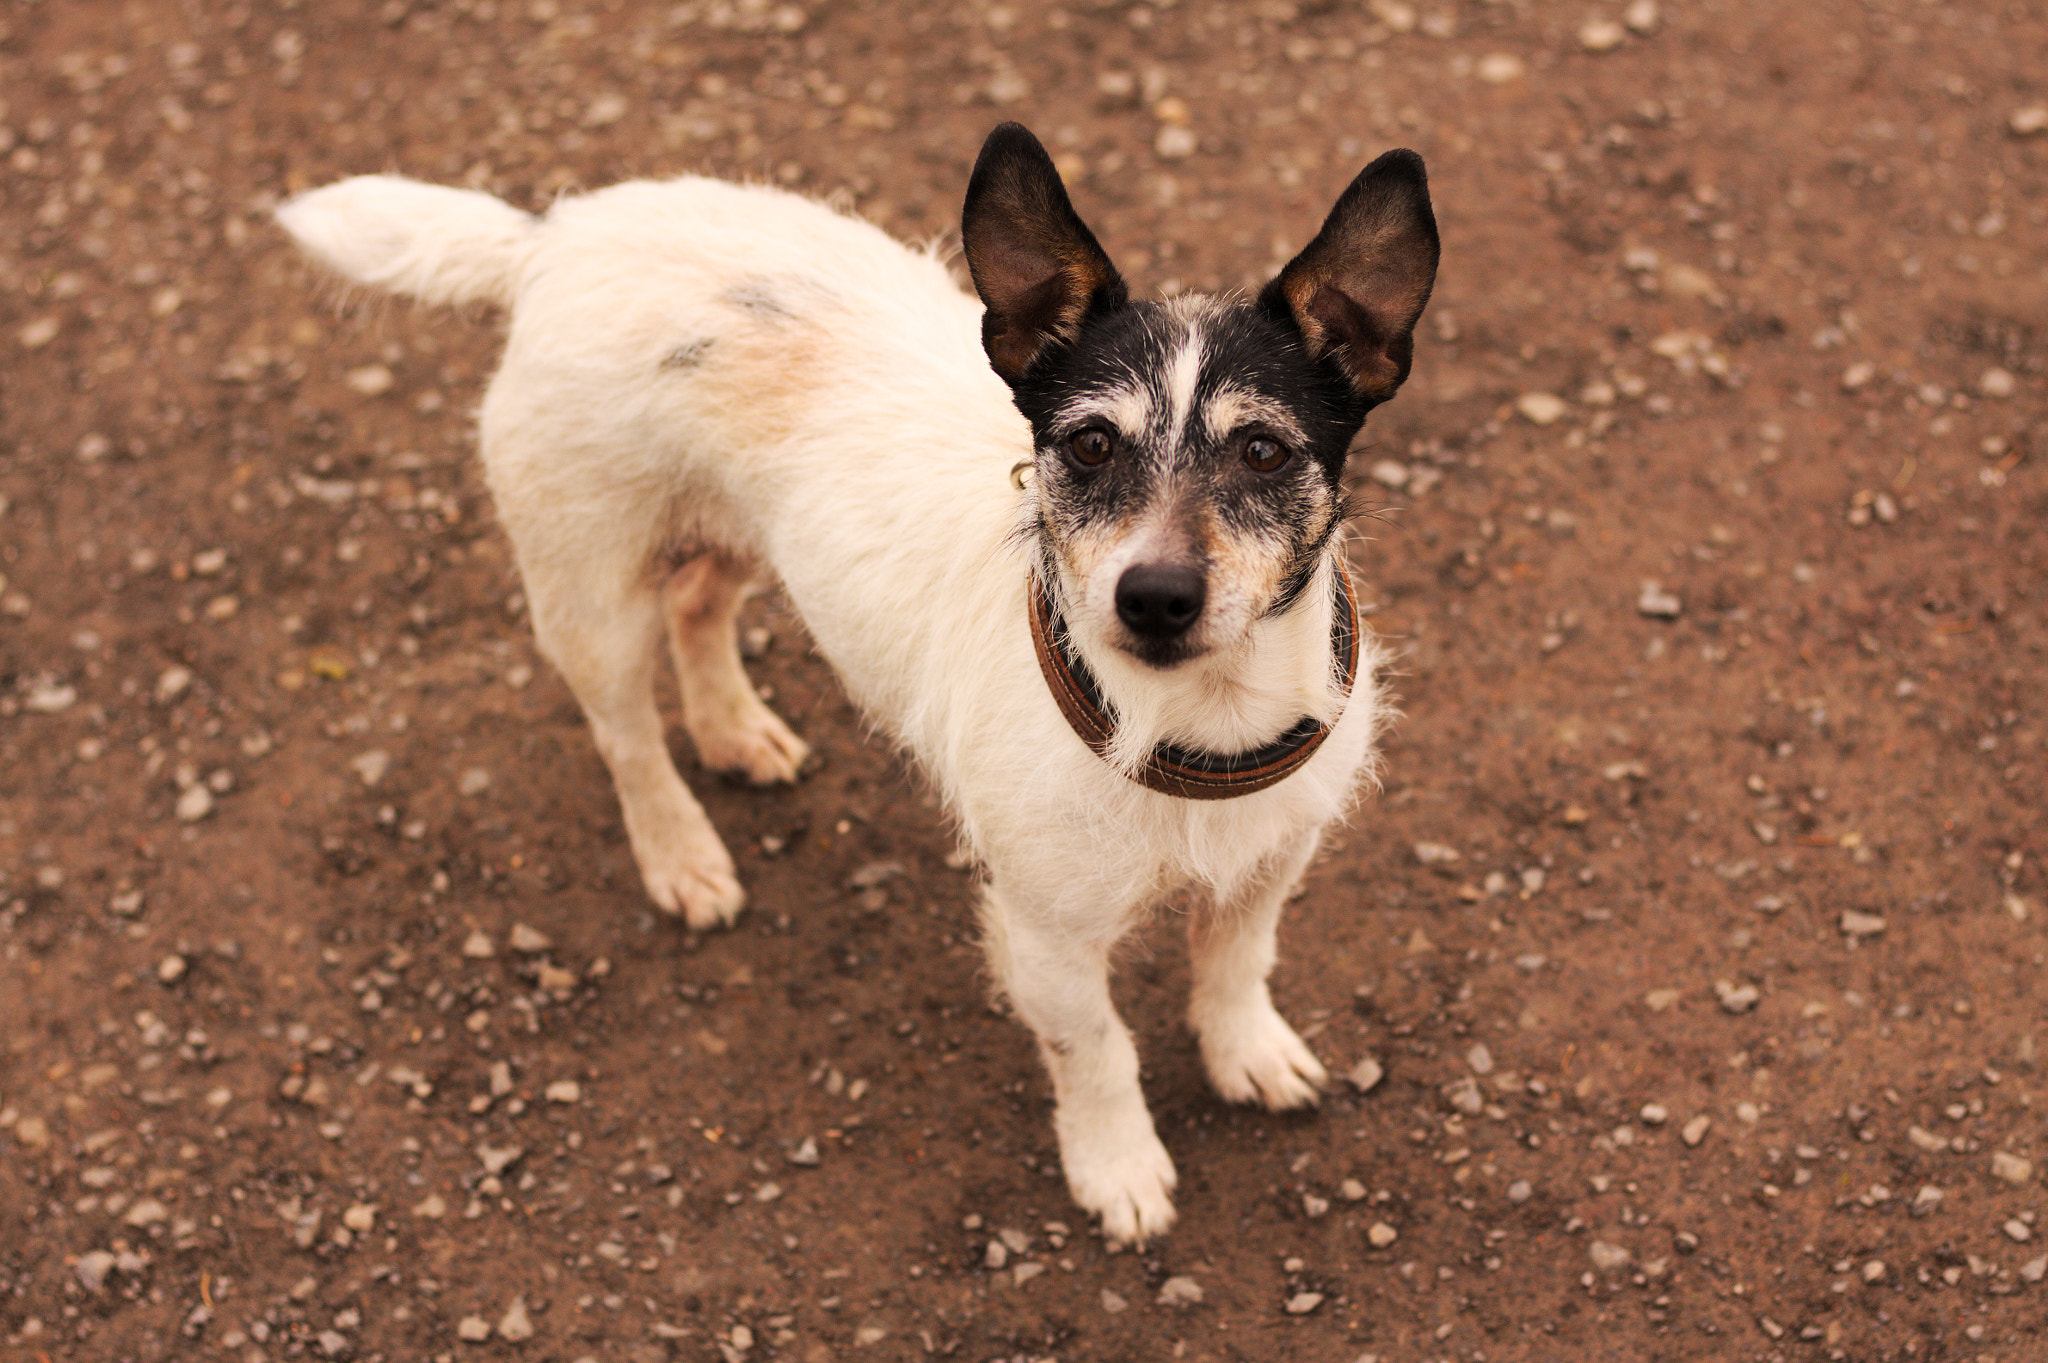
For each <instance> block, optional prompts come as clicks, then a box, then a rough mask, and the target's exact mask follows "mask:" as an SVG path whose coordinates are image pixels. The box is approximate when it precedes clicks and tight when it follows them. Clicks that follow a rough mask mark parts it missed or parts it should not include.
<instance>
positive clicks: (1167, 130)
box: [1152, 123, 1201, 161]
mask: <svg viewBox="0 0 2048 1363" xmlns="http://www.w3.org/2000/svg"><path fill="white" fill-rule="evenodd" d="M1200 146H1201V139H1199V138H1197V137H1196V136H1195V133H1194V130H1193V129H1192V128H1184V127H1182V126H1181V125H1180V124H1178V123H1169V124H1167V125H1166V126H1165V127H1163V128H1161V129H1160V130H1159V135H1158V136H1157V137H1155V138H1153V139H1152V150H1153V151H1155V152H1157V153H1159V155H1160V156H1161V157H1162V158H1163V159H1165V160H1168V161H1179V160H1182V159H1184V158H1186V157H1189V156H1193V155H1194V154H1195V152H1196V150H1197V149H1198V148H1199V147H1200Z"/></svg>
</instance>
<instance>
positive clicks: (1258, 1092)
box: [1201, 1001, 1330, 1112]
mask: <svg viewBox="0 0 2048 1363" xmlns="http://www.w3.org/2000/svg"><path fill="white" fill-rule="evenodd" d="M1201 1036H1202V1062H1203V1064H1205V1065H1206V1066H1207V1067H1208V1070H1209V1082H1210V1083H1211V1084H1213V1085H1215V1087H1216V1092H1218V1093H1219V1094H1221V1095H1223V1097H1225V1098H1226V1099H1228V1100H1229V1101H1231V1102H1233V1103H1261V1104H1263V1105H1265V1106H1266V1107H1269V1108H1272V1109H1273V1110H1274V1111H1276V1112H1277V1111H1280V1110H1282V1109H1284V1108H1292V1107H1310V1106H1313V1105H1314V1104H1315V1103H1316V1102H1317V1100H1318V1099H1320V1098H1321V1097H1322V1090H1323V1085H1324V1084H1325V1083H1327V1082H1328V1081H1329V1078H1330V1075H1329V1071H1327V1070H1325V1069H1324V1068H1323V1062H1322V1061H1320V1060H1318V1059H1316V1058H1315V1055H1314V1053H1313V1052H1311V1051H1310V1050H1309V1048H1308V1044H1307V1043H1306V1042H1304V1041H1303V1040H1302V1039H1301V1038H1300V1037H1298V1036H1296V1035H1295V1034H1294V1029H1293V1028H1292V1027H1289V1026H1288V1025H1287V1020H1286V1019H1285V1018H1283V1017H1281V1016H1280V1014H1278V1013H1277V1012H1275V1011H1273V1005H1272V1004H1270V1003H1264V1002H1263V1001H1262V1003H1261V1004H1260V1006H1257V1007H1250V1006H1247V1007H1245V1008H1241V1009H1239V1010H1237V1011H1236V1012H1234V1013H1231V1014H1229V1015H1227V1016H1225V1017H1222V1018H1215V1019H1211V1020H1210V1021H1209V1022H1208V1023H1207V1025H1205V1026H1203V1027H1202V1029H1201Z"/></svg>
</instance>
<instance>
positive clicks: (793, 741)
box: [664, 553, 811, 785]
mask: <svg viewBox="0 0 2048 1363" xmlns="http://www.w3.org/2000/svg"><path fill="white" fill-rule="evenodd" d="M749 585H750V574H749V573H748V572H747V570H746V568H745V567H743V566H742V565H740V564H737V563H735V562H733V561H732V560H730V559H728V558H726V557H725V556H723V555H721V554H718V553H703V554H699V555H698V556H697V557H695V558H693V559H691V560H690V561H689V562H688V563H685V564H684V565H683V566H682V567H681V568H679V569H677V570H676V572H675V574H674V575H673V576H671V577H670V578H669V580H668V584H667V586H666V588H665V589H664V596H665V598H666V600H665V605H666V608H667V612H668V626H669V645H670V648H671V651H672V653H673V656H674V658H675V665H676V680H677V682H678V683H679V684H680V686H681V688H682V693H683V727H684V728H686V729H688V730H689V731H690V737H691V738H692V739H693V740H694V741H695V742H696V744H697V756H698V758H699V759H700V760H701V761H702V762H703V763H704V765H705V766H707V767H710V768H712V769H714V770H718V771H738V772H744V773H745V774H746V776H747V779H748V780H750V781H754V782H756V783H758V784H762V785H766V784H768V783H769V782H771V781H794V780H796V775H797V769H798V768H799V767H801V766H802V765H803V762H804V759H805V758H806V757H808V756H809V755H810V751H811V750H810V747H809V746H808V745H807V744H806V743H805V742H804V741H803V740H802V739H800V738H798V737H797V736H796V735H795V734H793V733H791V732H790V731H789V726H788V725H786V724H784V723H783V722H782V721H781V719H779V718H777V716H776V715H775V712H774V711H772V710H770V709H769V708H768V707H767V706H766V705H764V704H762V703H761V697H760V695H759V694H758V693H757V692H756V691H755V690H754V687H753V684H752V683H751V682H749V681H748V680H747V674H746V670H745V669H744V668H742V667H741V666H740V652H739V636H738V633H737V630H736V623H735V622H736V619H737V617H738V615H739V609H740V603H741V602H742V601H744V600H745V599H746V594H747V588H748V586H749Z"/></svg>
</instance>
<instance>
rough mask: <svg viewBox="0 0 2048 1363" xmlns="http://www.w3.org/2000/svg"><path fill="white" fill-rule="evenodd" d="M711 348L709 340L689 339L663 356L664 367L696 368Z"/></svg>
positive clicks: (703, 360)
mask: <svg viewBox="0 0 2048 1363" xmlns="http://www.w3.org/2000/svg"><path fill="white" fill-rule="evenodd" d="M709 350H711V342H709V340H688V342H682V344H680V346H676V348H674V350H670V352H668V354H664V356H662V368H696V366H698V364H702V362H705V354H707V352H709Z"/></svg>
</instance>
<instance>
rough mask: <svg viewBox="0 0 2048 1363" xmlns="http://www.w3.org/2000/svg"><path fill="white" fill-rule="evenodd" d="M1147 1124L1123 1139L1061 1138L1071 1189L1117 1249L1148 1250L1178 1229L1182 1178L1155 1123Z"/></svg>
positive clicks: (1100, 1136) (1105, 1136)
mask: <svg viewBox="0 0 2048 1363" xmlns="http://www.w3.org/2000/svg"><path fill="white" fill-rule="evenodd" d="M1143 1124H1144V1130H1143V1132H1142V1133H1139V1134H1130V1133H1126V1134H1125V1135H1124V1136H1122V1137H1120V1138H1111V1137H1110V1136H1109V1135H1108V1133H1096V1134H1094V1135H1093V1136H1091V1137H1082V1136H1080V1135H1078V1134H1077V1135H1075V1136H1074V1137H1072V1138H1069V1137H1068V1135H1067V1133H1066V1132H1065V1131H1064V1130H1062V1132H1061V1138H1060V1163H1061V1165H1062V1166H1064V1168H1065V1170H1066V1174H1067V1189H1068V1191H1070V1192H1071V1193H1072V1194H1073V1195H1074V1201H1076V1202H1078V1203H1080V1204H1081V1207H1082V1209H1083V1210H1085V1211H1088V1212H1091V1213H1093V1214H1094V1215H1096V1216H1098V1217H1100V1218H1102V1234H1103V1237H1104V1238H1105V1239H1106V1240H1108V1241H1109V1242H1110V1243H1111V1244H1113V1245H1142V1244H1144V1243H1145V1242H1146V1241H1147V1240H1150V1239H1152V1238H1153V1237H1154V1236H1158V1235H1164V1234H1165V1233H1166V1231H1167V1229H1168V1228H1169V1227H1171V1226H1172V1225H1173V1188H1174V1184H1175V1183H1177V1182H1179V1176H1178V1175H1176V1174H1175V1173H1174V1171H1173V1158H1172V1157H1171V1156H1170V1155H1168V1154H1167V1153H1166V1147H1165V1146H1163V1145H1161V1144H1160V1143H1159V1137H1158V1135H1157V1134H1155V1133H1154V1132H1153V1130H1152V1122H1151V1119H1150V1118H1149V1117H1145V1118H1143ZM1062 1126H1064V1123H1062Z"/></svg>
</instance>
